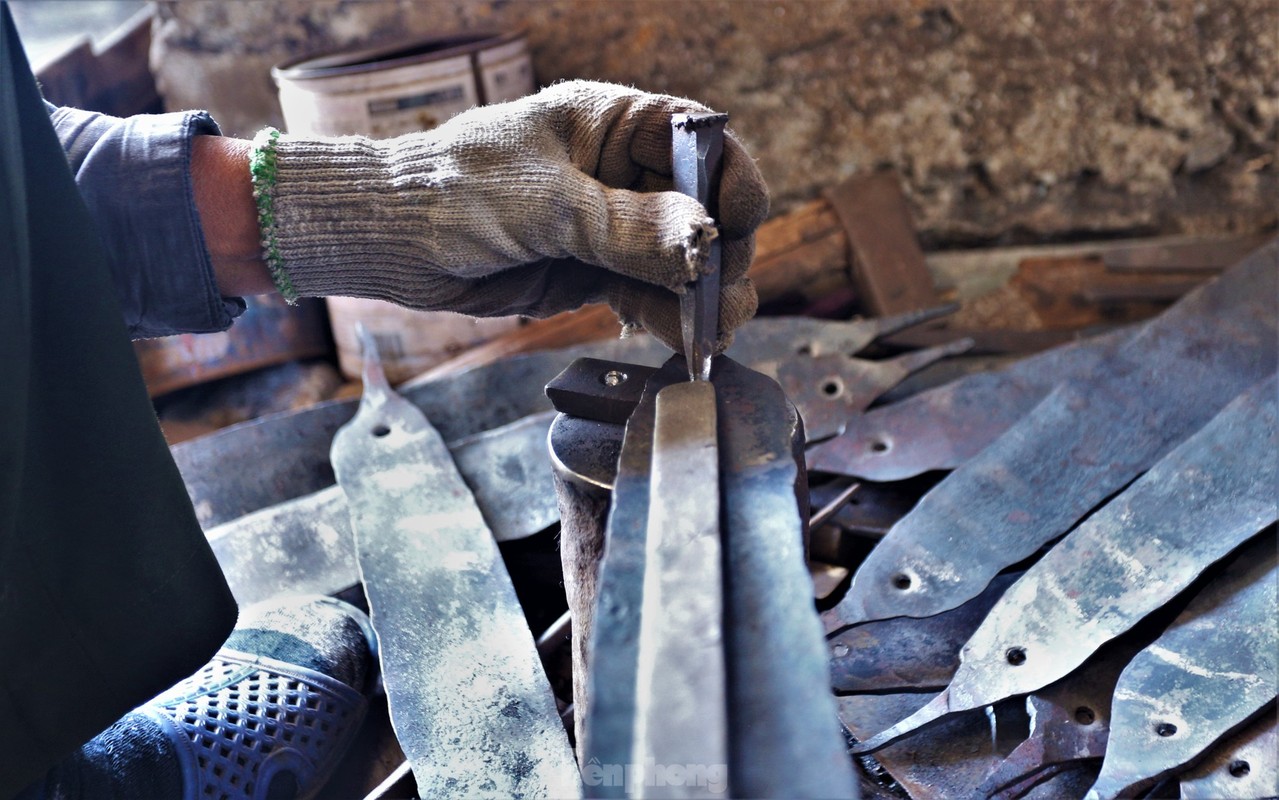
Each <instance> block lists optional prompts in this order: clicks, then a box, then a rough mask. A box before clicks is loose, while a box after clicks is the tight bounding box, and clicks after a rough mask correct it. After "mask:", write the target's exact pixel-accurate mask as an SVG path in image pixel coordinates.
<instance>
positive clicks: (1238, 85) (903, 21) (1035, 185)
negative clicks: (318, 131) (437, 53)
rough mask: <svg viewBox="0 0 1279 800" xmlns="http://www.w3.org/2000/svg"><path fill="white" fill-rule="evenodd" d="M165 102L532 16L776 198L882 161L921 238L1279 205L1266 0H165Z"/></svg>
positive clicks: (159, 42) (1184, 220)
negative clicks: (316, 60) (288, 63)
mask: <svg viewBox="0 0 1279 800" xmlns="http://www.w3.org/2000/svg"><path fill="white" fill-rule="evenodd" d="M158 5H159V19H160V22H159V24H158V27H157V30H156V39H155V45H154V49H153V64H154V67H155V70H156V72H157V75H158V82H159V85H160V88H161V92H162V93H163V94H164V95H165V97H166V99H167V103H168V106H169V107H170V108H179V107H205V108H208V109H210V110H211V111H212V112H213V113H214V115H215V116H216V117H217V118H218V119H219V120H220V121H221V122H222V123H223V125H224V126H225V127H226V128H227V131H228V132H229V133H235V134H239V135H249V134H251V133H252V132H253V131H254V130H255V129H256V128H257V127H259V126H261V125H264V124H267V123H272V124H280V123H281V119H280V114H279V109H278V106H277V104H276V102H275V98H274V87H273V85H272V83H271V79H270V77H269V75H268V72H269V69H270V67H271V66H272V65H273V64H276V63H279V62H280V61H283V60H285V59H287V58H290V57H292V56H296V55H300V54H305V53H309V52H314V51H317V50H324V49H329V48H334V47H347V46H351V45H354V44H356V43H365V42H368V41H377V40H386V39H392V38H398V37H404V36H413V35H431V34H437V33H443V32H452V31H457V30H465V29H493V28H497V29H508V28H513V27H526V28H527V29H528V31H529V36H530V43H531V46H532V49H533V60H534V68H535V70H536V74H537V78H538V80H539V81H540V82H541V83H549V82H551V81H554V80H556V79H560V78H570V77H583V78H595V79H601V80H610V81H619V82H624V83H630V84H634V85H636V86H639V87H641V88H645V89H649V90H652V91H659V92H669V93H673V94H680V95H686V96H690V97H694V98H697V99H699V100H702V101H703V102H705V103H707V104H709V105H711V106H713V107H715V108H717V109H719V110H725V111H728V112H730V113H731V114H732V116H733V123H732V124H733V127H734V128H735V129H736V130H737V131H738V133H739V135H740V136H741V137H742V138H743V139H744V140H745V141H746V142H747V143H748V145H749V146H750V147H751V148H752V151H753V152H754V154H755V155H756V156H757V157H758V159H759V162H760V166H761V168H762V169H763V171H764V174H765V176H766V177H767V179H768V181H769V183H770V186H771V187H772V189H773V193H774V208H775V211H777V212H781V211H784V210H786V209H787V208H790V207H793V206H794V205H795V204H797V203H799V202H802V201H804V200H807V199H810V198H812V197H814V196H815V194H816V193H817V192H818V191H819V190H820V189H821V187H823V186H826V185H829V184H831V183H833V182H835V181H837V180H839V179H840V178H842V177H844V176H847V175H849V174H852V173H854V172H858V171H864V170H870V169H874V168H876V167H879V166H884V165H891V166H894V167H896V168H897V169H898V170H900V171H901V173H902V174H903V176H904V177H905V179H906V181H907V183H908V189H909V192H910V195H911V200H912V202H913V204H914V209H915V212H916V221H917V224H918V226H919V228H920V229H921V231H923V233H924V236H925V239H926V241H927V242H928V243H930V244H932V245H938V246H940V245H950V244H963V243H975V242H993V241H1000V242H1011V241H1033V240H1044V239H1062V238H1071V237H1077V236H1097V235H1111V234H1114V235H1119V234H1125V235H1133V234H1150V233H1177V232H1181V233H1198V232H1238V231H1249V232H1250V231H1257V230H1262V229H1265V228H1267V227H1271V226H1274V225H1275V222H1276V201H1275V198H1276V197H1279V178H1277V175H1279V165H1276V163H1275V150H1276V147H1275V145H1276V136H1277V132H1279V3H1275V2H1273V0H1202V2H1193V1H1191V0H1185V1H1184V2H1183V1H1182V0H1124V1H1123V2H1106V1H1105V0H1073V1H1062V0H805V1H796V0H789V1H788V2H781V1H780V0H779V1H770V2H765V0H738V1H737V2H730V1H729V0H701V2H692V1H690V0H672V1H668V0H613V1H612V2H609V1H607V0H536V1H535V0H473V1H472V2H436V1H435V0H430V1H419V2H410V1H409V0H398V1H397V0H368V1H366V2H351V1H349V0H274V1H273V2H230V3H228V2H221V1H220V0H219V1H216V2H204V1H203V0H199V1H196V0H161V2H159V4H158Z"/></svg>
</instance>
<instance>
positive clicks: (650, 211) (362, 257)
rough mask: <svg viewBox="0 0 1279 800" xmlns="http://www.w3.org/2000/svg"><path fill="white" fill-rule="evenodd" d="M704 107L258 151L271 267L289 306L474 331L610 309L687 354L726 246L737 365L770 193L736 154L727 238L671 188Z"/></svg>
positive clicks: (456, 127)
mask: <svg viewBox="0 0 1279 800" xmlns="http://www.w3.org/2000/svg"><path fill="white" fill-rule="evenodd" d="M707 110H708V109H706V108H705V107H704V106H702V105H700V104H698V103H695V102H693V101H690V100H682V99H679V98H675V97H669V96H665V95H653V94H646V93H644V92H640V91H638V90H635V89H630V88H626V87H623V86H615V85H611V84H604V83H592V82H586V81H573V82H568V83H561V84H558V85H555V86H553V87H551V88H549V89H546V90H544V91H542V92H540V93H538V94H536V95H532V96H530V97H526V98H523V99H521V100H517V101H514V102H511V103H503V104H500V105H493V106H486V107H483V108H476V109H472V110H470V111H467V112H465V113H463V114H461V115H459V116H457V117H454V118H453V119H452V120H450V121H448V122H447V123H445V124H444V125H442V126H440V127H439V128H436V129H435V130H432V131H428V132H425V133H414V134H407V135H404V136H399V137H396V138H394V139H387V140H381V141H378V140H372V139H367V138H364V137H359V136H349V137H341V138H314V137H304V136H290V135H281V134H279V133H278V132H276V131H273V130H267V131H263V132H262V133H260V134H259V135H258V138H257V140H256V143H255V152H254V157H253V173H254V185H255V189H256V195H257V198H258V207H259V212H260V214H259V216H260V222H261V224H262V230H263V237H264V246H265V249H266V257H267V262H268V265H269V266H270V267H271V271H272V275H273V276H274V277H275V280H276V283H277V285H278V286H279V287H280V290H281V292H282V293H283V294H284V296H285V297H286V298H289V299H293V298H296V297H300V296H322V295H346V296H352V297H371V298H377V299H382V300H390V301H392V302H395V303H399V304H401V305H405V306H409V307H411V308H417V309H423V310H448V311H457V312H461V313H465V314H470V315H472V316H502V315H507V314H520V315H525V316H532V317H545V316H550V315H552V314H556V313H558V312H560V311H566V310H569V309H573V308H577V307H578V306H581V305H582V304H584V303H593V302H604V301H607V302H608V303H609V304H610V305H611V306H612V307H613V309H614V310H615V311H616V312H617V314H618V315H619V317H620V318H621V320H622V322H623V323H624V324H625V325H627V326H628V327H635V326H639V327H643V328H646V329H648V330H649V331H651V332H652V333H653V334H654V335H656V336H657V337H658V338H660V339H661V340H662V341H663V342H665V343H666V344H667V345H668V346H670V347H672V348H673V349H676V350H679V349H681V344H680V342H681V339H680V327H679V301H678V298H677V297H676V293H681V292H683V291H684V285H685V284H686V283H688V282H689V281H691V280H692V279H693V278H694V277H695V276H696V275H697V274H698V271H699V270H700V269H701V268H702V267H703V266H704V264H705V262H706V258H707V256H708V248H707V247H706V244H707V242H709V241H710V240H711V239H712V238H714V237H715V236H717V235H718V236H720V237H721V239H722V244H723V251H722V273H723V275H722V286H723V289H722V297H721V306H720V330H721V340H720V344H721V349H722V347H723V346H727V344H728V343H729V341H730V340H731V334H732V330H733V329H734V328H736V327H737V326H739V325H741V324H742V323H743V322H745V321H746V320H747V319H749V318H750V317H751V316H752V315H753V314H754V313H755V307H756V304H757V300H756V296H755V290H754V287H753V286H752V285H751V283H750V281H749V280H748V279H747V278H746V270H747V268H748V267H749V266H750V262H751V258H752V255H753V252H754V232H755V229H756V227H758V226H759V224H760V223H761V222H762V221H763V219H764V217H765V216H766V215H767V213H768V193H767V189H766V188H765V186H764V182H763V179H762V178H761V176H760V174H759V171H758V170H757V169H756V167H755V164H754V162H753V161H752V160H751V158H750V157H749V156H748V155H747V153H746V152H745V151H744V150H743V149H742V147H741V145H740V144H739V143H738V142H737V140H736V139H734V138H733V136H732V134H728V135H726V137H725V141H724V158H723V179H722V182H721V192H720V202H719V209H720V218H719V220H718V223H719V227H718V230H717V229H716V227H715V224H714V221H712V220H711V219H710V218H709V217H708V216H707V213H706V210H705V209H704V208H703V207H702V206H701V205H700V204H699V203H697V201H695V200H693V199H691V198H689V197H686V196H684V195H681V194H677V193H675V192H673V191H670V189H671V165H670V162H671V125H670V118H671V114H673V113H679V112H705V111H707Z"/></svg>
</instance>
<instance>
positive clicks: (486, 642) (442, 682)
mask: <svg viewBox="0 0 1279 800" xmlns="http://www.w3.org/2000/svg"><path fill="white" fill-rule="evenodd" d="M364 342H365V376H364V387H365V388H364V397H363V399H362V400H361V402H360V410H359V412H358V413H357V414H356V416H355V418H354V419H352V421H351V422H350V423H349V424H347V425H346V426H344V427H343V428H342V430H340V431H339V432H338V434H337V436H336V437H335V439H334V442H333V467H334V471H335V473H336V474H337V477H338V482H339V485H340V486H341V487H342V489H343V491H344V492H345V493H346V495H347V499H348V503H349V506H350V513H351V521H352V527H353V528H354V530H355V533H356V550H357V553H358V555H359V562H360V571H361V575H362V578H363V582H364V589H365V594H366V596H367V597H368V600H369V607H370V610H371V615H370V616H371V618H372V620H373V626H374V628H375V630H376V631H377V634H378V639H379V644H380V657H381V661H382V674H383V682H384V684H385V686H386V692H387V699H388V703H389V706H390V715H391V721H392V725H393V726H394V728H395V731H396V735H397V737H398V738H399V741H400V744H401V746H402V748H403V750H404V753H405V755H406V756H407V757H408V759H409V762H410V763H411V764H412V765H413V775H414V777H415V779H416V782H417V786H418V789H419V791H420V792H421V793H422V796H424V797H542V796H553V797H568V796H573V795H575V794H576V793H577V786H578V778H577V770H576V764H575V762H574V760H573V754H572V751H571V749H570V748H569V743H568V737H567V734H566V733H565V731H564V727H563V725H562V723H561V721H560V718H559V714H558V712H557V710H556V706H555V698H554V696H553V695H552V693H551V688H550V685H549V684H548V682H547V679H546V674H545V672H544V671H543V669H542V665H541V661H540V660H539V658H538V654H537V649H536V646H535V645H534V642H533V636H532V634H531V633H530V631H529V629H528V626H527V623H526V622H525V619H524V615H523V613H522V611H521V609H520V605H519V601H518V600H517V599H516V596H515V590H514V588H513V587H512V585H511V582H510V578H509V576H508V575H507V572H506V567H505V565H504V564H503V562H502V558H501V556H500V554H499V553H498V550H497V544H496V542H495V541H494V539H493V535H492V533H491V532H490V531H489V529H488V526H487V525H486V524H485V522H484V518H483V516H482V515H481V513H480V510H479V507H478V506H477V505H476V503H475V500H474V499H473V498H472V496H471V492H470V490H469V488H468V487H467V486H466V484H465V482H464V481H463V480H462V477H461V475H460V474H459V473H458V471H457V469H456V467H455V466H454V464H453V459H452V456H451V454H450V453H449V451H448V449H447V447H445V445H444V440H443V438H442V437H441V436H440V434H439V433H438V432H437V431H436V430H435V429H434V428H432V427H431V425H430V423H429V422H427V420H426V418H425V417H424V416H423V415H422V413H421V411H419V410H418V409H417V408H415V407H414V406H413V405H412V404H411V403H409V402H408V401H406V400H404V399H403V398H401V397H400V396H398V395H396V394H395V393H394V392H392V391H391V390H390V388H389V387H388V386H387V385H386V381H385V378H384V377H383V376H382V374H381V366H380V364H379V363H378V359H377V357H376V348H375V346H374V345H373V344H372V339H371V337H369V336H368V335H367V334H365V336H364Z"/></svg>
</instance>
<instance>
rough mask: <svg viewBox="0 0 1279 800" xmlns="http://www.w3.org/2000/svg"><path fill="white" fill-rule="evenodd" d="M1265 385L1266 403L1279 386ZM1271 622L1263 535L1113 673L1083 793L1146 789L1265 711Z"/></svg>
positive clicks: (1273, 686)
mask: <svg viewBox="0 0 1279 800" xmlns="http://www.w3.org/2000/svg"><path fill="white" fill-rule="evenodd" d="M1268 389H1269V391H1270V392H1271V399H1272V401H1273V397H1274V392H1275V391H1276V390H1277V389H1279V386H1276V385H1275V384H1274V383H1271V385H1270V386H1269V387H1268ZM1224 452H1226V451H1223V453H1224ZM1276 457H1279V456H1276ZM1266 477H1267V476H1266V475H1264V474H1260V475H1258V476H1257V478H1258V480H1264V479H1265V478H1266ZM1269 477H1270V478H1271V480H1270V482H1269V484H1268V487H1269V492H1270V494H1271V497H1272V502H1274V500H1273V498H1274V494H1275V486H1276V484H1275V482H1274V480H1273V478H1274V474H1273V473H1271V475H1270V476H1269ZM1276 621H1279V554H1277V553H1276V541H1275V537H1274V535H1273V533H1270V534H1267V535H1263V536H1259V537H1257V540H1256V541H1254V542H1252V543H1250V544H1249V545H1248V546H1246V547H1244V548H1243V549H1242V551H1241V552H1240V553H1239V555H1238V556H1237V557H1236V558H1235V559H1234V561H1233V562H1232V563H1231V564H1230V565H1229V566H1228V567H1227V568H1226V569H1225V571H1223V572H1222V574H1221V575H1219V576H1218V577H1216V578H1215V579H1214V580H1213V581H1212V582H1211V583H1209V584H1208V585H1207V586H1206V587H1205V588H1204V589H1203V590H1202V591H1201V592H1200V593H1199V594H1198V595H1197V596H1196V597H1195V598H1194V599H1193V600H1191V601H1190V605H1188V606H1187V607H1186V610H1185V611H1183V612H1182V613H1181V615H1180V616H1179V617H1177V619H1176V620H1175V621H1174V622H1173V623H1172V625H1171V626H1169V628H1168V630H1167V631H1165V632H1164V634H1163V635H1162V636H1160V637H1159V638H1158V639H1157V640H1156V641H1155V642H1154V643H1153V644H1151V645H1150V647H1148V648H1146V649H1145V650H1143V651H1142V652H1140V653H1138V654H1137V655H1136V656H1135V657H1134V658H1133V660H1132V662H1131V663H1130V664H1128V666H1127V667H1126V668H1125V669H1124V671H1123V674H1122V675H1120V676H1119V684H1118V686H1116V687H1115V698H1114V708H1113V711H1112V713H1111V716H1112V720H1111V734H1110V743H1109V745H1108V746H1107V748H1106V757H1105V761H1104V762H1103V763H1102V767H1101V775H1100V776H1099V777H1098V778H1097V783H1096V784H1095V785H1094V786H1093V788H1092V790H1091V791H1090V792H1089V794H1088V797H1089V798H1091V799H1092V800H1101V799H1102V798H1111V797H1119V796H1120V795H1123V796H1128V795H1129V794H1130V793H1132V792H1133V791H1136V790H1138V789H1141V788H1144V787H1147V786H1150V785H1151V784H1153V783H1154V782H1155V781H1156V780H1157V779H1159V778H1161V777H1164V776H1166V775H1169V774H1171V773H1173V772H1174V771H1176V770H1179V769H1181V768H1182V767H1184V766H1186V765H1187V764H1189V763H1191V762H1193V761H1194V760H1195V759H1197V758H1198V757H1199V756H1200V755H1201V754H1203V753H1204V752H1205V751H1206V750H1208V749H1209V748H1211V747H1212V746H1213V745H1214V744H1215V743H1216V742H1218V741H1220V740H1221V739H1222V738H1223V737H1225V736H1226V735H1228V734H1230V733H1232V732H1234V731H1236V730H1238V729H1240V728H1241V727H1243V726H1244V725H1245V724H1246V723H1247V722H1248V721H1249V720H1251V719H1253V718H1255V717H1256V716H1257V715H1258V714H1260V713H1261V712H1262V710H1263V709H1267V708H1270V707H1271V706H1272V705H1273V703H1274V700H1275V696H1276V690H1277V689H1279V630H1277V629H1276V627H1275V625H1276Z"/></svg>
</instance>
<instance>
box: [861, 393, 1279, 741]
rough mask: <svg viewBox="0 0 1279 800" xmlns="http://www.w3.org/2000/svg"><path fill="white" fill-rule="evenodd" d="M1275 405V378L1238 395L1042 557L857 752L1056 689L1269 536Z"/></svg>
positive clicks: (1277, 436)
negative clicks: (897, 715)
mask: <svg viewBox="0 0 1279 800" xmlns="http://www.w3.org/2000/svg"><path fill="white" fill-rule="evenodd" d="M1277 396H1279V383H1277V382H1276V377H1275V376H1271V377H1270V378H1269V379H1267V380H1264V381H1262V382H1260V383H1258V384H1257V385H1255V386H1253V387H1252V388H1251V389H1249V390H1248V391H1246V392H1244V393H1243V394H1242V395H1240V396H1239V397H1238V398H1236V399H1235V400H1234V401H1232V402H1231V403H1230V404H1229V405H1228V406H1226V408H1225V409H1224V410H1222V411H1221V412H1220V413H1219V414H1217V416H1215V417H1214V418H1213V419H1212V420H1211V421H1210V422H1209V423H1208V424H1207V425H1205V426H1204V427H1203V429H1202V430H1200V431H1199V432H1198V433H1196V434H1195V435H1194V436H1192V437H1191V438H1189V439H1187V440H1186V441H1185V442H1184V443H1182V444H1181V445H1180V446H1178V447H1177V448H1176V449H1174V450H1173V451H1172V452H1171V453H1170V454H1168V455H1167V456H1166V457H1165V458H1163V459H1162V460H1161V461H1160V462H1159V463H1157V464H1156V465H1155V466H1154V467H1152V468H1151V469H1150V471H1149V472H1147V473H1146V474H1145V475H1143V476H1142V477H1141V478H1140V479H1138V480H1137V481H1136V482H1135V483H1133V485H1132V486H1131V487H1129V488H1128V489H1127V490H1126V491H1124V492H1123V493H1122V494H1120V495H1119V496H1118V497H1116V498H1115V499H1114V500H1112V501H1111V502H1109V503H1108V504H1106V505H1105V506H1104V507H1102V508H1101V509H1100V510H1099V511H1097V512H1096V513H1095V514H1093V515H1092V516H1091V517H1089V518H1088V520H1087V521H1086V522H1084V523H1083V524H1082V525H1081V526H1079V528H1078V529H1077V530H1075V531H1074V532H1072V533H1071V534H1070V535H1069V536H1067V537H1066V538H1065V539H1064V540H1062V542H1060V543H1059V544H1058V545H1057V546H1056V547H1054V548H1053V549H1051V550H1049V551H1048V553H1047V554H1045V555H1044V556H1043V557H1042V558H1041V559H1040V560H1039V561H1038V562H1036V563H1035V565H1034V566H1032V567H1031V568H1030V569H1029V570H1027V572H1026V574H1025V575H1024V576H1023V577H1022V578H1021V580H1019V581H1017V583H1015V584H1013V586H1012V587H1011V588H1010V589H1008V591H1007V592H1005V593H1004V595H1003V597H1001V598H1000V600H999V602H998V603H996V604H995V606H994V608H993V609H991V611H990V613H989V614H988V615H987V617H986V619H985V620H984V621H983V622H982V624H981V626H980V627H978V629H977V631H976V633H974V634H973V636H972V638H971V639H969V640H968V643H967V644H966V645H964V648H963V650H962V651H961V663H960V666H959V670H958V671H957V672H956V674H955V678H954V680H952V681H951V683H950V686H949V688H948V689H947V690H946V691H944V692H942V693H941V694H940V695H938V697H937V698H936V699H935V700H934V701H933V702H931V703H929V704H928V705H927V706H925V707H924V708H922V709H920V710H919V711H917V712H916V713H915V714H913V715H912V716H910V717H908V718H907V719H904V720H902V721H901V722H899V723H897V724H896V725H893V726H892V727H891V728H889V729H887V730H885V731H883V732H881V733H880V734H878V735H876V736H874V737H872V738H871V739H869V740H868V741H866V742H863V743H862V744H861V745H860V746H859V750H860V751H862V752H873V751H874V750H875V749H877V748H880V747H883V746H885V745H886V744H888V743H890V742H893V741H895V740H897V739H898V738H901V737H902V736H905V735H907V734H909V733H910V732H912V731H914V730H916V729H918V728H920V727H921V726H923V725H927V724H930V723H932V722H933V721H935V720H937V719H939V718H941V717H943V716H945V715H947V714H949V713H953V712H955V711H960V710H964V709H972V708H981V707H983V706H987V705H990V704H992V703H995V702H998V701H999V700H1001V699H1003V698H1006V697H1013V696H1016V695H1023V694H1027V693H1029V692H1032V691H1034V690H1036V689H1039V688H1042V687H1044V686H1047V685H1048V684H1050V683H1052V682H1054V681H1056V680H1059V679H1060V678H1062V677H1064V676H1065V675H1066V674H1068V673H1069V672H1070V671H1071V670H1073V669H1075V668H1076V667H1078V666H1079V665H1080V664H1082V663H1083V662H1084V661H1085V660H1086V659H1087V658H1088V657H1089V656H1091V655H1092V653H1094V652H1096V651H1097V649H1099V648H1100V647H1101V646H1103V645H1105V644H1106V643H1107V642H1108V641H1110V640H1112V639H1114V638H1115V637H1117V636H1119V635H1121V634H1123V633H1124V632H1125V631H1127V630H1129V629H1130V628H1132V627H1133V626H1134V625H1136V624H1137V623H1138V622H1139V621H1140V620H1141V619H1143V618H1144V617H1146V616H1147V615H1148V614H1150V613H1151V612H1153V611H1155V610H1156V609H1158V608H1160V607H1162V606H1163V605H1164V604H1166V603H1168V602H1169V601H1170V600H1172V599H1173V598H1174V597H1175V596H1176V595H1177V594H1178V593H1180V592H1181V591H1182V590H1184V589H1185V588H1186V587H1188V586H1189V585H1190V584H1191V583H1192V582H1193V581H1194V580H1195V579H1196V578H1197V577H1198V576H1199V575H1200V574H1201V573H1202V572H1203V571H1204V570H1206V569H1207V568H1208V567H1209V566H1211V565H1212V564H1214V563H1215V562H1217V561H1219V560H1220V559H1222V558H1224V557H1225V556H1226V555H1228V554H1229V553H1230V552H1231V551H1232V550H1234V549H1235V548H1236V547H1238V546H1239V545H1240V544H1241V543H1242V542H1244V541H1246V540H1247V539H1249V538H1251V537H1252V536H1254V535H1255V534H1256V533H1257V532H1258V531H1260V530H1262V529H1263V528H1265V527H1266V526H1268V525H1270V524H1272V523H1273V522H1274V521H1275V518H1276V515H1277V513H1279V512H1277V511H1276V499H1275V493H1274V487H1275V486H1276V485H1279V468H1277V467H1276V460H1279V425H1277V424H1276V400H1277ZM1112 741H1113V740H1112Z"/></svg>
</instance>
